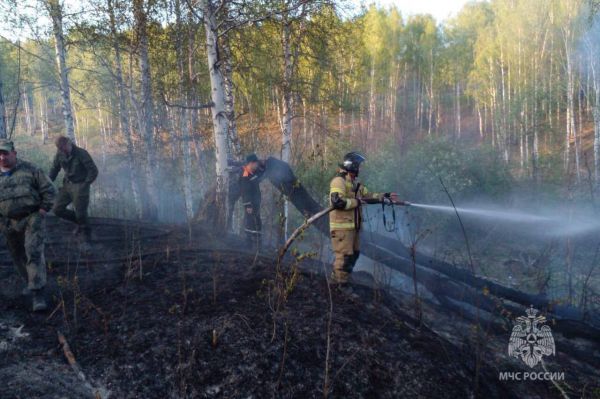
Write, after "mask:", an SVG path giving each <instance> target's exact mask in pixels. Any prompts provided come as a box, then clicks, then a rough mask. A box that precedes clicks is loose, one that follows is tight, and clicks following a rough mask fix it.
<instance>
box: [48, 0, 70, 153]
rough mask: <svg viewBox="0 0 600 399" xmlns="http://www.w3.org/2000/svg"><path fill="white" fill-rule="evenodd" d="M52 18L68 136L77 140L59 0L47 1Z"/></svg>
mask: <svg viewBox="0 0 600 399" xmlns="http://www.w3.org/2000/svg"><path fill="white" fill-rule="evenodd" d="M46 6H47V8H48V12H49V14H50V18H51V19H52V33H53V35H54V50H55V53H56V66H57V67H58V74H59V77H60V80H59V82H60V96H61V99H62V108H63V119H64V121H65V132H66V136H67V137H68V138H70V139H71V140H73V142H76V139H75V125H74V123H73V110H72V105H71V88H70V86H69V70H68V68H67V50H66V49H65V37H64V33H63V21H62V19H63V13H62V6H61V5H60V3H59V0H48V1H47V3H46Z"/></svg>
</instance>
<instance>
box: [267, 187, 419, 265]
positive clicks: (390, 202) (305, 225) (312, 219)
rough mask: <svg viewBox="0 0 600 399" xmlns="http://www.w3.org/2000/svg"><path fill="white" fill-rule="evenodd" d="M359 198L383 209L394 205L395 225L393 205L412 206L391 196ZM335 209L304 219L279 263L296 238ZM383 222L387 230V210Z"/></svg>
mask: <svg viewBox="0 0 600 399" xmlns="http://www.w3.org/2000/svg"><path fill="white" fill-rule="evenodd" d="M359 200H360V202H361V203H363V204H369V205H370V204H381V206H382V209H385V206H391V207H392V215H393V216H392V217H393V222H392V223H393V225H395V224H396V212H395V211H394V208H393V206H394V205H399V206H410V202H408V201H393V200H391V199H389V198H384V199H383V200H381V199H375V198H359ZM333 210H334V207H333V206H330V207H328V208H325V209H323V210H321V211H320V212H317V213H315V214H314V215H312V216H311V217H309V218H308V219H306V220H305V221H304V223H302V224H301V225H300V226H299V227H298V228H297V229H296V230H294V232H293V233H292V234H291V235H290V236H289V238H288V239H287V241H286V242H285V244H284V245H283V247H281V249H280V250H279V256H278V257H277V264H280V263H281V260H282V259H283V257H284V256H285V254H286V252H287V250H288V249H289V248H290V246H291V245H292V243H293V242H294V240H295V239H296V238H297V237H298V236H299V235H300V234H302V233H303V232H304V230H306V229H307V228H308V227H309V226H310V225H311V224H313V223H315V222H316V221H317V220H319V219H321V218H322V217H323V216H325V215H327V214H329V213H330V212H331V211H333ZM383 224H384V226H386V230H387V223H386V217H385V212H384V213H383Z"/></svg>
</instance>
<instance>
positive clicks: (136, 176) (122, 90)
mask: <svg viewBox="0 0 600 399" xmlns="http://www.w3.org/2000/svg"><path fill="white" fill-rule="evenodd" d="M106 6H107V8H106V9H107V13H108V21H109V31H110V41H111V43H112V48H113V51H114V57H115V59H114V68H115V71H114V79H115V80H116V84H117V98H118V104H119V106H118V110H119V126H120V129H121V134H122V135H123V138H124V139H125V146H126V150H127V165H128V166H129V167H128V170H129V178H130V180H131V192H132V194H133V202H134V204H135V208H136V214H137V217H138V218H144V217H151V216H152V215H151V213H152V212H150V211H149V209H148V208H149V207H148V206H143V205H142V202H145V203H147V201H148V196H147V195H144V196H143V198H144V199H142V193H143V192H145V189H144V188H143V187H144V185H143V183H142V181H141V176H140V170H139V168H138V165H137V163H136V161H135V154H134V150H133V140H132V137H131V134H132V133H131V121H130V119H129V109H128V107H127V94H126V87H125V82H124V80H123V67H122V57H121V46H120V43H119V39H118V37H119V32H118V29H117V22H116V17H115V4H114V1H113V0H107V3H106Z"/></svg>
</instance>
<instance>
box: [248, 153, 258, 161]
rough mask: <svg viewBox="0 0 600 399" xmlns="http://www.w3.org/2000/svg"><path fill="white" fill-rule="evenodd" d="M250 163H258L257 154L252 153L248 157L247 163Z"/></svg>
mask: <svg viewBox="0 0 600 399" xmlns="http://www.w3.org/2000/svg"><path fill="white" fill-rule="evenodd" d="M250 162H258V157H257V156H256V154H254V153H252V154H250V155H248V156H246V163H250Z"/></svg>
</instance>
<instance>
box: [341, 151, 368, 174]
mask: <svg viewBox="0 0 600 399" xmlns="http://www.w3.org/2000/svg"><path fill="white" fill-rule="evenodd" d="M366 160H367V158H365V157H364V156H363V155H362V154H360V153H358V152H355V151H353V152H349V153H347V154H346V155H345V156H344V162H343V163H341V164H340V167H341V168H342V169H344V170H345V171H346V172H352V173H358V169H359V168H360V164H361V163H362V162H364V161H366Z"/></svg>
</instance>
